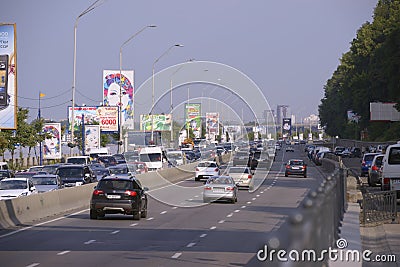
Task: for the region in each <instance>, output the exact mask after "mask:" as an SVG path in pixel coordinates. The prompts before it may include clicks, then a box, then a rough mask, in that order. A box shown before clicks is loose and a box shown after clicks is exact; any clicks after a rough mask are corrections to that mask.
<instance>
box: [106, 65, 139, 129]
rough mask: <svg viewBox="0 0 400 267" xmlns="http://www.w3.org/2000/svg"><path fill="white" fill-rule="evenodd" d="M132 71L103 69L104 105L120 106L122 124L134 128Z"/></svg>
mask: <svg viewBox="0 0 400 267" xmlns="http://www.w3.org/2000/svg"><path fill="white" fill-rule="evenodd" d="M133 78H134V73H133V70H132V71H122V72H121V74H120V71H119V70H103V105H104V106H118V107H119V106H120V107H121V121H122V126H123V127H125V128H127V129H130V130H133V129H134V122H133V120H134V114H133V96H134V84H133V81H134V80H133Z"/></svg>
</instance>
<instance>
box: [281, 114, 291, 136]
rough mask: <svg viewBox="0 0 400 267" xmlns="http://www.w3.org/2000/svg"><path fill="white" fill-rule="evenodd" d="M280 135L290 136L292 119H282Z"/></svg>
mask: <svg viewBox="0 0 400 267" xmlns="http://www.w3.org/2000/svg"><path fill="white" fill-rule="evenodd" d="M282 134H284V135H291V134H292V119H290V118H283V119H282Z"/></svg>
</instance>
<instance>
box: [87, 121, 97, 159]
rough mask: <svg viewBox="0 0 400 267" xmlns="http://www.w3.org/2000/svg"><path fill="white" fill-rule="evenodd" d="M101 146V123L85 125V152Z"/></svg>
mask: <svg viewBox="0 0 400 267" xmlns="http://www.w3.org/2000/svg"><path fill="white" fill-rule="evenodd" d="M99 148H100V125H85V152H86V154H89V153H90V151H91V150H92V149H99Z"/></svg>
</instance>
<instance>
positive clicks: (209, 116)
mask: <svg viewBox="0 0 400 267" xmlns="http://www.w3.org/2000/svg"><path fill="white" fill-rule="evenodd" d="M206 127H207V133H208V134H213V135H219V113H216V112H212V113H206Z"/></svg>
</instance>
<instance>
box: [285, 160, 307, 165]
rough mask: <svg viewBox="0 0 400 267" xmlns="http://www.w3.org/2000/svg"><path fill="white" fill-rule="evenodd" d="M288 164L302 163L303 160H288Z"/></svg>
mask: <svg viewBox="0 0 400 267" xmlns="http://www.w3.org/2000/svg"><path fill="white" fill-rule="evenodd" d="M289 164H290V165H303V164H304V163H303V161H300V160H291V161H290V162H289Z"/></svg>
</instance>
